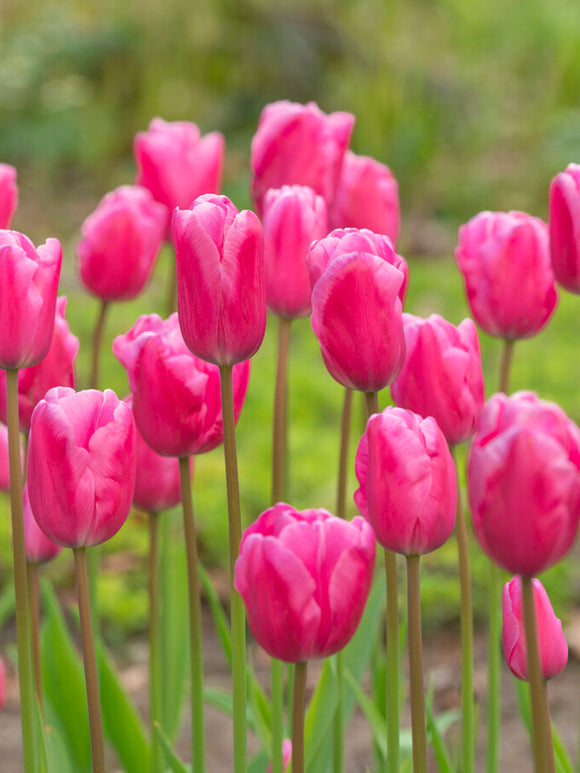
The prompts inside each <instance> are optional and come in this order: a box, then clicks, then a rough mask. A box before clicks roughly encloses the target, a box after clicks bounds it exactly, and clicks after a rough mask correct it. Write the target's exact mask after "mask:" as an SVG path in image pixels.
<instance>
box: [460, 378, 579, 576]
mask: <svg viewBox="0 0 580 773" xmlns="http://www.w3.org/2000/svg"><path fill="white" fill-rule="evenodd" d="M467 478H468V490H469V501H470V505H471V514H472V517H473V526H474V529H475V534H476V536H477V538H478V540H479V542H480V544H481V546H482V547H483V549H484V550H485V552H486V553H487V554H488V555H489V556H490V557H491V558H492V559H493V560H494V561H495V562H496V563H497V564H499V566H501V567H503V568H504V569H507V570H508V571H509V572H512V573H513V574H521V575H524V576H528V577H531V576H532V575H535V574H538V573H540V572H542V571H544V569H547V568H548V567H550V566H552V565H553V564H555V563H556V562H557V561H559V560H560V559H561V558H562V557H563V556H564V555H565V554H566V553H567V552H568V550H569V549H570V547H571V546H572V543H573V542H574V539H575V537H576V532H577V530H578V520H579V518H580V431H579V430H578V427H577V426H576V425H575V424H574V423H573V422H572V421H571V420H570V419H569V418H568V417H567V416H566V414H565V413H564V411H563V410H562V409H561V408H560V407H559V406H558V405H556V404H554V403H549V402H546V401H544V400H540V399H539V398H538V397H537V396H536V395H534V394H532V393H531V392H516V393H515V394H514V395H512V396H511V397H506V395H504V394H503V393H498V394H495V395H493V396H492V397H491V398H490V399H489V400H488V402H487V403H486V404H485V406H484V408H483V410H482V412H481V414H480V416H479V420H478V423H477V431H476V435H475V438H474V440H473V444H472V446H471V451H470V454H469V460H468V469H467Z"/></svg>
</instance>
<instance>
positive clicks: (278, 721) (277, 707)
mask: <svg viewBox="0 0 580 773" xmlns="http://www.w3.org/2000/svg"><path fill="white" fill-rule="evenodd" d="M282 682H283V666H282V662H281V661H280V660H278V659H277V658H270V700H271V703H272V713H271V718H270V730H271V733H272V752H271V754H272V773H282V771H283V769H284V762H283V758H282V741H283V738H282V735H283V732H282V727H283V724H284V710H283V707H284V689H283V686H282Z"/></svg>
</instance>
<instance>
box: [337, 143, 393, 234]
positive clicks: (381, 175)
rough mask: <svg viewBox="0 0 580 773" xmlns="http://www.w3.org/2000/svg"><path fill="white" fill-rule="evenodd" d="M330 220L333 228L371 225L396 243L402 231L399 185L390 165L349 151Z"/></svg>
mask: <svg viewBox="0 0 580 773" xmlns="http://www.w3.org/2000/svg"><path fill="white" fill-rule="evenodd" d="M329 219H330V225H331V227H332V228H369V229H370V230H371V231H374V232H375V233H378V234H386V236H388V237H389V239H391V241H392V242H393V244H396V243H397V241H398V239H399V233H400V231H401V210H400V206H399V186H398V184H397V181H396V179H395V177H394V175H393V173H392V172H391V170H390V169H389V167H388V166H385V164H381V163H380V161H376V160H375V159H374V158H370V157H369V156H357V155H356V154H355V153H353V152H352V151H351V150H347V151H346V153H345V156H344V163H343V165H342V173H341V175H340V182H339V185H338V189H337V191H336V196H335V198H334V201H333V203H332V207H331V210H330V212H329Z"/></svg>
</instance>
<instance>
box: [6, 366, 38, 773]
mask: <svg viewBox="0 0 580 773" xmlns="http://www.w3.org/2000/svg"><path fill="white" fill-rule="evenodd" d="M6 413H7V420H8V422H7V423H8V457H9V462H10V511H11V514H12V543H13V544H12V548H13V553H14V595H15V598H16V643H17V648H18V683H19V687H20V721H21V725H22V748H23V755H24V771H25V773H32V771H33V770H34V748H35V747H34V697H33V686H32V680H33V676H32V652H31V649H30V625H29V618H28V582H27V578H26V549H25V545H24V516H23V510H22V468H21V466H20V465H21V459H20V429H19V426H18V371H17V370H7V371H6Z"/></svg>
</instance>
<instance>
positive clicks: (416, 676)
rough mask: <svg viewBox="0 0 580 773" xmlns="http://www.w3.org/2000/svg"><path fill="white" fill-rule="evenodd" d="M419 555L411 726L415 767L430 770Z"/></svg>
mask: <svg viewBox="0 0 580 773" xmlns="http://www.w3.org/2000/svg"><path fill="white" fill-rule="evenodd" d="M419 569H420V567H419V556H407V610H408V612H407V619H408V621H409V674H410V680H411V728H412V732H413V771H414V773H425V771H426V770H427V735H426V728H425V694H424V690H423V640H422V634H421V592H420V571H419Z"/></svg>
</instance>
